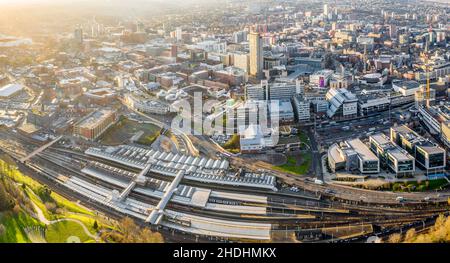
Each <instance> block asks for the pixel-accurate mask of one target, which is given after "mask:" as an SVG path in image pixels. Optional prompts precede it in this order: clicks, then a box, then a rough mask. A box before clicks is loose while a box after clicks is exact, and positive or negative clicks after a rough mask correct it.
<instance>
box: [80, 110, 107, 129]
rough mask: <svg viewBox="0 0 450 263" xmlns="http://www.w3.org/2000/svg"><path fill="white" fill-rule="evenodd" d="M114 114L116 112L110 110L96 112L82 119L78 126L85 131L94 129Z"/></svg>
mask: <svg viewBox="0 0 450 263" xmlns="http://www.w3.org/2000/svg"><path fill="white" fill-rule="evenodd" d="M113 113H114V111H112V110H108V109H102V110H98V111H94V112H92V113H90V114H89V115H87V116H86V117H84V118H83V119H81V120H80V121H79V122H78V124H77V125H78V126H80V127H82V128H85V129H92V128H94V127H95V126H96V125H97V124H98V123H100V122H102V121H104V120H105V119H106V118H109V117H110V116H111V114H113Z"/></svg>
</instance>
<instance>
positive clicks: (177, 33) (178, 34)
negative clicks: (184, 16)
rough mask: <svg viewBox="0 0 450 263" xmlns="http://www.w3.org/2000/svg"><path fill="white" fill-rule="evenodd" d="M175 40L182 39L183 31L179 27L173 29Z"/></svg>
mask: <svg viewBox="0 0 450 263" xmlns="http://www.w3.org/2000/svg"><path fill="white" fill-rule="evenodd" d="M175 38H176V39H177V41H181V40H182V38H183V30H182V29H181V27H177V28H176V29H175Z"/></svg>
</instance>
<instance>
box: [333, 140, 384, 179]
mask: <svg viewBox="0 0 450 263" xmlns="http://www.w3.org/2000/svg"><path fill="white" fill-rule="evenodd" d="M328 164H329V166H330V168H331V170H332V171H333V172H336V171H337V170H340V169H345V170H346V171H353V170H358V171H359V172H360V173H362V174H371V173H379V172H380V160H379V159H378V157H377V156H376V155H375V154H373V153H372V152H371V151H370V149H369V148H368V147H367V146H366V145H365V144H364V143H363V142H362V141H361V140H360V139H353V140H348V141H345V142H344V143H342V144H340V145H339V144H333V145H332V146H331V147H330V148H329V150H328Z"/></svg>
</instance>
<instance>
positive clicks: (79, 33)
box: [73, 27, 83, 44]
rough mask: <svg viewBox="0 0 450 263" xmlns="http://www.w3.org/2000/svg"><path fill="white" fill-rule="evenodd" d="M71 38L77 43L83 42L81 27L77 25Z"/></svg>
mask: <svg viewBox="0 0 450 263" xmlns="http://www.w3.org/2000/svg"><path fill="white" fill-rule="evenodd" d="M73 38H74V39H75V42H76V43H77V44H83V29H82V28H81V27H77V28H76V29H75V31H74V32H73Z"/></svg>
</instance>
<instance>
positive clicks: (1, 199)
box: [0, 181, 11, 211]
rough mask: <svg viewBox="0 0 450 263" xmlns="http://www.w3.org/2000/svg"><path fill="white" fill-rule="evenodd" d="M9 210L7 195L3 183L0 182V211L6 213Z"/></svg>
mask: <svg viewBox="0 0 450 263" xmlns="http://www.w3.org/2000/svg"><path fill="white" fill-rule="evenodd" d="M10 208H11V204H10V201H9V197H8V193H7V192H6V189H5V185H4V182H2V181H0V211H6V210H9V209H10Z"/></svg>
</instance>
